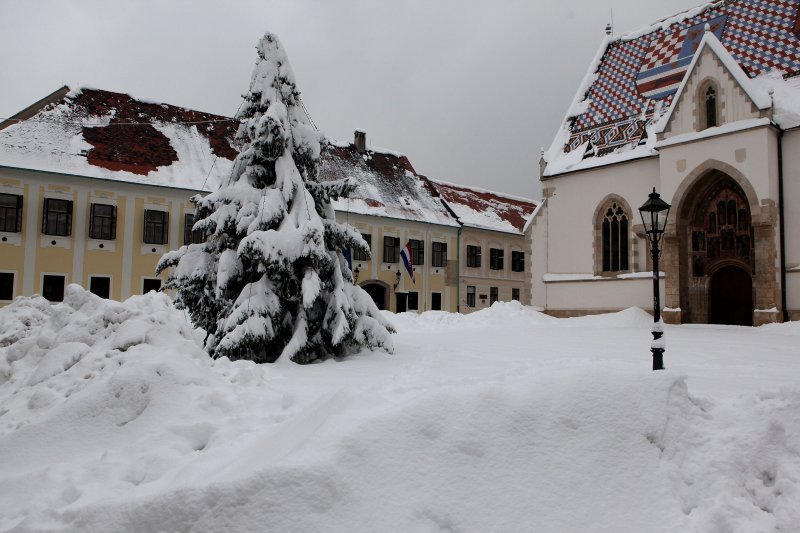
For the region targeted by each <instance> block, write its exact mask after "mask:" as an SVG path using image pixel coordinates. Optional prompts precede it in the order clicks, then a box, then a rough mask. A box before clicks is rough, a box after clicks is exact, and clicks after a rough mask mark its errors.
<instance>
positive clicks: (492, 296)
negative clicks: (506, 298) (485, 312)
mask: <svg viewBox="0 0 800 533" xmlns="http://www.w3.org/2000/svg"><path fill="white" fill-rule="evenodd" d="M497 300H499V290H498V289H497V287H489V305H492V304H493V303H495V302H496V301H497Z"/></svg>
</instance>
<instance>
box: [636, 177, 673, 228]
mask: <svg viewBox="0 0 800 533" xmlns="http://www.w3.org/2000/svg"><path fill="white" fill-rule="evenodd" d="M670 207H671V206H670V205H669V204H668V203H667V202H665V201H664V200H662V199H661V195H659V194H658V193H657V192H656V189H655V187H654V188H653V192H652V193H650V195H649V197H648V199H647V201H646V202H645V203H644V205H643V206H642V207H640V208H639V214H640V215H641V217H642V224H644V229H645V232H646V233H647V236H648V238H650V239H651V240H653V241H655V242H658V241H659V239H660V238H661V236H662V235H663V234H664V231H665V230H666V228H667V217H668V216H669V209H670Z"/></svg>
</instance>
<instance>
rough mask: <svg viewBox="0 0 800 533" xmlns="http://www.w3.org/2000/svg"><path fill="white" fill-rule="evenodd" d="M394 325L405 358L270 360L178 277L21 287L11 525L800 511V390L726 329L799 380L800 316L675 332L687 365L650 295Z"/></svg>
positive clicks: (333, 526) (13, 309) (14, 350)
mask: <svg viewBox="0 0 800 533" xmlns="http://www.w3.org/2000/svg"><path fill="white" fill-rule="evenodd" d="M393 321H394V322H395V323H396V325H397V327H398V339H397V346H396V348H397V352H396V353H395V354H394V355H391V356H390V355H387V354H382V353H380V352H376V353H375V354H373V355H372V356H371V357H354V358H347V359H344V360H342V361H339V362H336V361H328V362H325V363H321V364H316V365H311V366H308V367H298V366H296V365H288V364H281V365H261V366H259V365H256V364H253V363H251V362H246V361H237V362H230V361H228V360H226V359H224V358H223V359H219V360H216V361H214V360H211V359H210V358H209V357H208V356H207V355H206V354H205V352H203V351H202V349H201V348H200V347H199V346H200V344H201V342H200V341H201V340H202V337H201V336H200V335H199V334H198V333H197V332H195V331H193V330H192V329H191V328H190V327H189V326H188V325H187V323H186V321H185V318H184V316H183V315H182V313H181V312H179V311H176V310H175V309H174V308H173V307H172V305H171V303H170V301H169V299H168V298H167V297H166V296H164V295H162V294H155V293H150V294H148V295H145V296H137V297H133V298H131V299H129V300H127V301H126V302H123V303H118V302H112V301H108V300H102V299H100V298H97V297H95V296H94V295H92V294H90V293H88V292H86V291H84V290H83V289H80V288H79V287H77V286H70V287H69V288H68V290H67V294H66V297H65V301H64V302H63V303H61V304H58V305H54V306H51V305H50V304H49V303H47V302H46V301H45V300H43V299H41V298H39V297H34V298H18V299H17V300H16V301H15V302H14V303H12V304H11V305H10V306H8V307H6V308H5V309H1V310H0V530H14V531H39V530H68V531H119V530H136V531H154V532H155V531H211V530H214V531H259V530H262V531H263V530H270V531H304V532H307V531H387V532H388V531H509V530H511V531H515V530H530V531H586V530H592V531H677V530H682V531H773V530H782V531H791V530H792V528H796V526H797V524H798V523H800V510H799V509H798V505H797V501H800V494H798V483H800V391H798V388H797V387H788V388H783V389H778V388H777V387H775V388H772V389H771V390H768V391H763V392H759V393H754V392H751V391H748V390H745V389H742V388H740V385H739V382H738V381H736V379H737V378H736V375H738V374H740V373H741V372H742V367H741V366H739V361H740V359H738V358H737V357H732V356H729V363H730V365H731V367H732V368H733V370H729V371H727V374H726V370H725V368H723V367H722V366H721V365H716V363H715V362H714V361H715V359H714V358H715V357H716V353H715V352H714V351H713V349H712V348H711V347H709V346H710V345H712V344H714V343H716V344H719V343H721V342H724V339H725V338H727V337H731V339H732V342H734V343H735V344H738V345H739V346H743V347H744V348H745V349H749V347H750V346H751V344H748V342H751V343H752V346H756V345H758V346H761V347H762V350H763V352H762V353H760V354H759V353H757V352H756V353H747V354H745V355H747V356H752V355H756V356H758V357H760V361H761V363H760V364H759V363H756V364H755V365H754V366H753V369H752V371H751V372H750V374H751V376H752V377H753V378H755V374H756V373H757V372H758V371H761V372H765V373H767V375H769V376H771V377H772V378H774V379H777V376H778V375H779V374H786V373H787V372H790V370H791V369H794V371H795V373H794V375H795V376H796V375H797V374H796V368H797V363H796V362H793V360H794V359H795V358H796V357H791V356H790V355H789V354H793V353H794V352H793V351H792V346H793V345H792V340H793V339H796V331H795V330H796V328H795V327H793V326H792V325H786V326H771V327H770V328H767V329H764V330H759V329H751V328H728V329H725V328H706V329H701V328H668V331H667V337H668V338H670V339H672V340H674V344H675V348H673V349H672V351H670V350H669V349H668V352H667V363H668V365H669V364H670V363H672V364H674V365H675V366H680V367H683V369H684V371H685V374H688V380H687V375H685V374H681V373H677V372H673V371H671V370H667V371H664V372H658V373H653V372H650V371H649V370H648V364H647V360H646V358H643V357H642V354H640V353H638V351H637V350H639V349H640V348H644V350H645V351H646V349H647V346H648V341H647V337H649V330H648V327H647V324H648V315H646V314H645V313H644V312H642V311H639V310H634V309H631V310H627V311H624V312H622V313H617V314H615V315H607V316H600V317H586V318H582V319H570V320H557V319H554V318H551V317H547V316H545V315H542V314H540V313H538V312H536V311H534V310H532V309H530V308H525V307H522V306H520V305H519V304H517V303H510V304H496V305H495V306H493V307H492V308H491V309H488V310H485V311H482V312H480V313H475V314H472V315H468V316H462V315H453V314H446V313H438V312H431V313H425V314H423V315H420V316H417V315H413V314H402V315H397V316H396V317H393ZM696 334H702V336H703V338H705V339H708V340H710V341H713V342H712V343H710V344H709V346H706V345H703V344H702V343H699V342H696V337H695V335H696ZM637 335H641V336H642V342H639V341H638V340H636V338H637ZM753 336H755V338H752V340H750V341H748V340H747V339H751V337H753ZM597 339H603V340H604V342H606V343H608V344H609V345H612V346H614V347H615V350H616V352H615V353H617V358H614V357H612V356H611V355H609V354H607V353H605V352H604V351H603V349H602V348H601V347H600V343H597V342H596V340H597ZM631 339H633V340H631ZM586 342H591V343H595V347H594V348H595V349H594V353H591V352H590V351H589V350H587V344H586ZM629 343H630V344H634V343H635V344H636V345H637V348H636V349H635V350H634V349H632V348H631V347H630V346H629ZM690 344H694V345H697V347H698V348H697V349H696V350H694V351H692V352H691V353H688V352H687V355H686V356H685V359H681V356H680V355H679V354H680V353H681V352H682V348H681V346H683V345H690ZM491 346H493V347H494V349H491V348H489V347H491ZM781 353H785V357H783V358H781V356H780V355H777V356H776V355H775V354H781ZM670 355H673V357H672V359H670ZM770 357H772V359H770ZM690 359H691V360H695V363H691V362H688V361H689V360H690ZM750 359H752V357H750ZM632 363H633V364H632ZM764 363H769V365H768V366H760V365H764ZM693 364H694V366H692V365H693ZM710 364H714V365H716V368H715V371H716V373H717V374H720V375H722V378H721V380H722V381H720V382H716V384H715V385H713V386H711V385H705V386H704V388H705V390H706V391H708V392H713V393H714V394H715V397H714V398H712V399H705V398H702V399H701V398H696V397H694V396H693V395H692V394H690V393H689V390H688V387H687V381H688V382H693V381H694V380H695V378H694V375H695V374H698V376H699V377H700V378H702V377H703V376H702V369H703V367H704V366H708V365H710ZM770 372H772V374H770ZM699 381H700V383H703V380H702V379H700V380H699ZM724 383H734V384H735V385H733V386H731V389H730V390H725V389H724V387H723V384H724ZM701 388H702V387H701ZM734 388H736V390H737V391H738V392H740V393H741V394H723V392H730V391H731V390H733V389H734Z"/></svg>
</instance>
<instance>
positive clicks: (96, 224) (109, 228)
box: [89, 204, 117, 240]
mask: <svg viewBox="0 0 800 533" xmlns="http://www.w3.org/2000/svg"><path fill="white" fill-rule="evenodd" d="M89 238H90V239H104V240H113V239H116V238H117V206H115V205H107V204H92V206H91V212H90V214H89Z"/></svg>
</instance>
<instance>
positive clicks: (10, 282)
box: [0, 272, 14, 301]
mask: <svg viewBox="0 0 800 533" xmlns="http://www.w3.org/2000/svg"><path fill="white" fill-rule="evenodd" d="M13 299H14V273H13V272H0V300H4V301H10V300H13Z"/></svg>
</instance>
